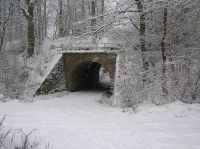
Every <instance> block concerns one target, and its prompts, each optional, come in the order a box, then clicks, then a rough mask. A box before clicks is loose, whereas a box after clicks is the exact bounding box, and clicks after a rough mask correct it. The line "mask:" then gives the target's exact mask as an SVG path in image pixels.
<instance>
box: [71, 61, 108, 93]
mask: <svg viewBox="0 0 200 149" xmlns="http://www.w3.org/2000/svg"><path fill="white" fill-rule="evenodd" d="M111 86H112V85H111V79H110V74H109V72H108V71H107V70H106V68H104V67H103V65H101V64H100V63H98V62H92V61H88V62H84V63H82V64H79V65H78V66H77V67H76V69H75V70H74V71H73V72H72V74H71V91H79V90H103V91H111V90H112V87H111ZM111 92H112V91H111Z"/></svg>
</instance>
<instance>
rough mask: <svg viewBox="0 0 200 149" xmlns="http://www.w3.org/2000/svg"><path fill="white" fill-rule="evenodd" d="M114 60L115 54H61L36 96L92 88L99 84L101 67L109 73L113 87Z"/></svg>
mask: <svg viewBox="0 0 200 149" xmlns="http://www.w3.org/2000/svg"><path fill="white" fill-rule="evenodd" d="M116 58H117V54H116V53H115V52H109V53H103V52H93V53H91V52H87V53H81V52H80V53H79V52H75V53H73V52H71V53H70V52H68V53H63V56H62V58H61V59H60V61H59V63H58V64H56V66H55V67H54V69H53V70H52V72H51V73H50V74H49V76H48V77H47V78H46V80H45V81H44V82H43V83H42V85H41V86H40V88H39V89H38V90H37V92H36V94H37V95H39V94H48V93H52V92H57V91H63V90H68V91H70V92H74V91H78V90H81V89H87V88H91V87H94V86H95V85H97V84H98V82H99V69H100V67H101V66H103V67H104V68H105V69H106V70H107V71H108V72H109V74H110V78H111V83H112V84H111V86H114V81H115V80H114V79H115V69H116V68H115V67H116ZM63 85H64V87H63Z"/></svg>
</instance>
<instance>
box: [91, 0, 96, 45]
mask: <svg viewBox="0 0 200 149" xmlns="http://www.w3.org/2000/svg"><path fill="white" fill-rule="evenodd" d="M91 15H92V17H95V15H96V0H92V12H91ZM96 21H97V20H96V19H95V18H93V19H92V21H91V27H92V31H95V30H96ZM96 36H97V35H96V34H94V35H93V43H95V42H96V38H97V37H96Z"/></svg>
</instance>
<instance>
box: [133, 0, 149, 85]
mask: <svg viewBox="0 0 200 149" xmlns="http://www.w3.org/2000/svg"><path fill="white" fill-rule="evenodd" d="M135 1H136V2H137V9H138V11H139V13H140V19H139V20H140V21H139V22H140V28H139V35H140V48H141V53H142V63H143V69H144V73H143V82H144V83H146V82H147V74H148V70H149V63H148V61H147V58H146V52H147V49H146V39H145V31H146V19H145V14H144V8H143V5H142V2H141V0H135Z"/></svg>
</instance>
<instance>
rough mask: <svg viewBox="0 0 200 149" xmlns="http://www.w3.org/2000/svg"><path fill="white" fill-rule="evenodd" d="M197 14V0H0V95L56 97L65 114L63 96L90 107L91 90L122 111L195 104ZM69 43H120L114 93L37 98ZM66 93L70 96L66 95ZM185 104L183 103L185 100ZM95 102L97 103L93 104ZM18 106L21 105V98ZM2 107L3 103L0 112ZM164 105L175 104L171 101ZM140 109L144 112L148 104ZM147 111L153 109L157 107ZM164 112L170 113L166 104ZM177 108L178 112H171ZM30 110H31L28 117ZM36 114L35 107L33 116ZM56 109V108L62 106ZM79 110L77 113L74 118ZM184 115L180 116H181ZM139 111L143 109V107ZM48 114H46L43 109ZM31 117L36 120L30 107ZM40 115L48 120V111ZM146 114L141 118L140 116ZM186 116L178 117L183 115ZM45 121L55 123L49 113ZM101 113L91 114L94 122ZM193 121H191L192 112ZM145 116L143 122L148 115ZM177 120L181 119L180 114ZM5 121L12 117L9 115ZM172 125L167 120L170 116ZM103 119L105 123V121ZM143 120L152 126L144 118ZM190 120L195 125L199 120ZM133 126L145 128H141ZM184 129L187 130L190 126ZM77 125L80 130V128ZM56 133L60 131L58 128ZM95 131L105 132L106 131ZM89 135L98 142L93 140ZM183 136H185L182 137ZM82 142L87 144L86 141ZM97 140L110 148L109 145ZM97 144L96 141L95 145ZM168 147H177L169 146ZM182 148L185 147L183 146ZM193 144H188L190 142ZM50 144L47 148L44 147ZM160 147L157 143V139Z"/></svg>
mask: <svg viewBox="0 0 200 149" xmlns="http://www.w3.org/2000/svg"><path fill="white" fill-rule="evenodd" d="M199 16H200V1H199V0H0V101H2V103H4V102H5V103H7V102H8V103H10V102H13V101H18V102H23V103H26V102H28V103H31V102H34V101H37V100H38V98H39V101H40V100H41V99H45V100H47V99H49V98H55V99H57V100H58V101H60V105H57V103H56V102H55V101H52V102H50V101H47V103H48V104H49V105H50V107H51V106H52V105H53V102H55V103H54V104H55V105H57V106H58V107H59V108H60V109H62V110H63V111H65V114H66V113H68V112H69V113H70V114H72V113H71V112H70V111H66V109H65V108H64V107H63V106H62V103H64V104H66V105H67V107H68V108H72V109H73V108H74V107H75V106H74V105H79V104H83V105H86V106H87V107H90V104H89V102H90V99H91V98H93V97H94V99H95V100H96V99H97V98H98V103H101V104H103V105H108V106H109V107H110V106H111V107H118V108H120V109H122V111H123V112H125V113H126V111H129V112H130V111H133V112H135V113H137V111H138V109H140V107H141V108H142V109H143V106H142V105H143V104H145V103H148V104H149V107H151V106H150V105H151V104H153V105H155V106H161V107H162V106H163V105H166V106H167V105H168V104H175V105H176V106H177V107H179V108H178V109H181V108H180V107H181V106H180V105H181V104H184V106H183V107H182V108H184V107H185V108H187V110H188V109H193V108H194V107H196V109H199V105H198V103H199V102H200V17H199ZM72 44H73V45H74V44H75V45H76V44H77V45H81V44H82V45H86V46H92V45H97V48H96V46H95V47H93V49H95V48H96V49H95V50H98V45H100V44H112V45H115V46H117V47H118V48H119V51H118V55H117V62H116V67H117V68H116V69H117V70H116V74H115V86H114V87H113V88H112V89H113V92H114V93H113V94H112V95H107V93H101V94H99V93H94V92H93V93H92V92H90V93H88V94H86V93H85V92H82V91H81V92H77V93H75V94H73V93H72V95H75V96H77V97H74V96H73V97H71V93H68V92H61V93H55V94H51V95H46V96H39V97H38V96H36V97H35V94H36V91H37V89H38V88H39V87H40V85H41V84H42V82H43V81H44V78H46V77H47V75H48V74H47V73H48V71H49V70H50V69H52V68H51V67H52V66H53V65H55V63H54V62H55V61H56V60H55V59H56V58H57V57H59V56H58V55H59V54H60V51H62V50H63V48H66V47H68V46H69V45H72ZM96 94H98V95H96ZM78 96H79V97H78ZM80 96H83V97H84V98H85V99H88V100H87V101H86V103H83V101H81V100H80V99H79V98H80ZM64 97H66V98H67V99H68V100H67V101H64V99H65V98H64ZM61 99H62V100H61ZM72 99H77V101H76V100H75V101H72ZM40 102H42V101H40ZM40 102H39V103H40ZM39 103H37V102H36V105H37V104H38V105H39V107H40V106H41V105H40V104H39ZM177 103H178V104H177ZM186 103H187V105H185V104H186ZM48 104H47V105H48ZM68 104H72V105H68ZM193 104H194V105H193ZM42 105H43V103H42ZM92 105H93V106H94V107H96V106H97V105H96V104H94V103H93V104H92ZM140 105H141V106H140ZM192 105H193V106H194V107H191V108H189V107H190V106H192ZM12 106H13V109H15V108H16V107H15V106H14V105H12ZM79 106H80V109H82V110H85V109H84V108H85V107H82V105H79ZM19 107H22V108H24V109H26V108H25V107H24V105H20V106H19ZM28 107H29V105H28ZM30 107H31V106H30ZM33 107H35V105H34V106H33ZM33 107H31V108H33ZM44 107H45V108H46V106H45V104H44V105H43V106H42V107H41V108H44ZM31 108H30V109H31ZM35 108H36V107H35ZM163 108H165V107H163ZM1 109H4V110H2V111H1ZM36 109H37V108H36ZM169 109H176V108H175V107H174V105H172V106H170V107H169ZM16 110H17V108H16ZM97 110H99V111H98V112H99V113H101V112H100V111H101V110H102V109H101V107H97ZM104 110H105V109H104ZM143 110H144V111H145V109H143ZM184 110H185V109H184ZM187 110H186V111H187ZM108 111H109V110H108ZM150 111H151V110H150ZM152 111H153V113H155V111H154V110H152ZM152 111H151V112H152ZM163 111H165V112H166V113H168V110H167V109H164V110H163ZM172 111H173V110H172ZM53 112H55V111H53ZM77 112H78V113H79V112H80V111H77ZM104 112H105V111H104ZM147 112H148V110H147ZM174 112H175V113H176V111H174ZM187 112H188V111H187ZM190 112H191V111H189V113H190ZM192 112H193V111H192ZM7 113H9V111H7V112H6V108H4V105H1V103H0V116H2V117H3V116H4V115H5V114H6V115H7ZM22 113H23V111H22ZM33 113H34V112H32V113H31V114H30V115H29V116H32V114H33ZM55 113H56V112H55ZM55 113H54V114H55ZM69 113H68V114H69ZM94 113H95V112H94ZM113 113H114V112H113ZM113 113H112V114H113ZM166 113H165V114H166ZM40 114H41V113H38V115H40ZM48 114H49V113H48ZM48 114H47V115H48ZM56 114H57V115H59V113H56ZM56 114H55V115H53V119H54V120H56V118H57V117H59V116H56ZM74 114H75V113H73V114H72V115H74ZM156 114H158V113H156ZM156 114H155V115H156ZM165 114H164V115H165ZM190 114H191V113H190ZM190 114H189V115H190ZM11 115H12V114H11ZM22 115H23V114H22ZM66 115H67V114H66ZM80 115H81V112H80ZM80 115H74V116H78V117H79V116H80ZM104 115H106V113H104ZM119 115H120V114H119ZM119 115H118V116H119ZM158 115H159V114H158ZM183 115H184V114H183ZM183 115H181V116H180V117H181V118H182V117H184V116H183ZM191 115H192V114H191ZM113 116H115V114H113ZM120 116H121V115H120ZM120 116H119V117H120ZM141 116H142V117H143V116H144V115H142V114H141ZM166 116H168V115H166ZM176 116H177V115H176ZM47 117H48V118H49V117H51V116H50V115H48V116H47ZM80 117H81V116H80ZM91 117H92V116H91ZM102 117H103V116H102ZM177 117H179V116H177ZM197 117H198V114H197ZM34 118H35V119H37V118H36V117H34V114H33V119H34ZM43 118H44V119H45V116H43ZM65 118H66V117H65ZM143 118H144V119H145V116H144V117H143ZM154 118H155V117H153V118H152V120H153V121H154V120H155V121H156V118H155V119H154ZM4 119H6V117H4V118H3V119H2V121H1V120H0V149H1V147H2V146H1V145H2V142H1V130H2V126H1V125H2V124H3V121H4ZM8 119H9V114H8ZM94 119H95V118H94ZM108 119H109V118H108ZM120 119H121V121H123V122H124V119H123V117H120ZM136 119H137V115H136ZM183 119H184V118H183ZM183 119H181V120H180V122H188V121H186V120H185V119H184V120H183ZM26 120H27V119H26ZM48 120H49V121H51V122H54V121H53V120H52V119H48ZM59 120H60V121H62V120H61V119H59ZM98 120H99V119H96V121H98ZM105 120H107V117H105ZM137 120H138V119H137ZM137 120H136V121H137ZM192 120H195V118H194V119H191V121H192ZM75 121H76V120H75ZM80 121H81V120H80ZM88 121H90V119H88ZM96 121H95V122H96ZM113 121H116V123H117V120H115V119H113ZM128 121H129V120H128ZM62 122H63V121H62ZM130 122H132V121H130ZM143 122H144V123H146V122H147V123H148V121H143ZM170 122H171V121H170ZM177 122H179V121H178V120H177ZM193 122H194V121H192V122H191V126H193V124H194V123H195V122H194V123H193ZM63 123H65V122H63ZM155 123H156V122H155ZM188 123H189V122H188ZM9 124H12V122H10V123H9ZM103 124H104V123H103ZM110 124H111V122H110ZM77 125H78V124H77ZM150 125H151V122H150ZM163 125H165V124H163ZM169 125H170V126H171V123H170V124H169ZM39 126H40V124H39ZM70 126H71V125H69V127H70ZM105 126H107V125H106V124H105ZM109 126H110V125H109ZM154 126H157V125H156V124H155V125H154V124H152V127H154ZM161 126H162V125H161ZM188 126H189V125H188ZM14 127H15V126H14ZM36 127H37V126H36ZM63 127H64V126H63ZM81 127H83V126H81ZM91 127H93V126H91ZM144 127H145V128H146V127H149V126H146V125H145V126H144ZM152 127H150V128H152ZM194 127H195V128H196V125H195V126H194ZM119 128H120V126H119ZM129 128H130V130H132V129H133V128H131V126H127V129H129ZM136 128H138V129H142V128H143V127H142V126H141V127H136ZM41 129H43V127H42V128H41ZM83 129H87V128H83ZM94 129H95V127H94ZM111 129H112V128H111ZM177 129H178V128H177ZM28 130H29V129H28ZM188 130H192V129H191V128H188ZM197 130H200V128H199V127H198V128H197ZM75 131H77V130H75ZM80 131H81V133H84V132H82V130H80ZM133 131H134V130H133ZM165 131H167V129H166V130H165ZM29 132H30V131H29ZM97 132H98V131H97ZM20 133H22V134H23V136H24V138H25V140H24V143H26V139H27V138H26V137H27V136H29V135H25V133H23V131H20ZM31 133H32V132H31ZM31 133H30V134H31ZM101 133H102V132H101ZM110 133H112V132H110ZM142 133H145V132H142ZM150 133H151V132H150ZM177 133H178V135H177V136H179V135H180V134H179V132H177ZM8 134H9V133H8ZM4 135H5V134H4ZM4 135H2V136H4ZM57 135H58V136H59V135H60V134H59V133H58V132H57ZM99 135H100V136H103V134H99ZM120 135H122V134H120ZM185 135H186V134H185ZM6 136H7V134H6ZM72 136H73V134H72ZM147 136H148V135H147ZM169 136H170V135H169ZM76 137H77V136H76ZM88 137H91V136H88ZM131 137H133V136H130V138H131ZM140 137H141V136H140ZM149 137H151V136H149ZM74 138H75V136H74ZM74 138H71V139H72V142H73V141H75V140H73V139H74ZM92 138H93V137H91V140H92ZM94 138H95V137H94ZM51 139H52V138H51ZM60 139H61V137H60ZM98 139H99V138H97V140H98ZM155 139H156V138H155ZM108 140H109V139H108ZM60 141H61V140H60ZM82 141H83V140H82ZM85 141H86V140H85ZM93 141H94V142H95V140H93ZM112 141H116V140H112ZM192 141H194V140H192ZM52 142H53V141H52ZM94 142H93V143H94ZM125 142H126V141H125ZM182 142H184V141H183V140H182ZM129 143H130V141H128V144H127V145H130V146H126V145H125V144H126V143H124V145H125V146H126V147H125V149H129V148H131V147H132V146H131V144H129ZM151 143H152V142H150V144H151ZM94 144H95V143H94ZM97 144H98V143H97ZM147 144H148V143H147ZM196 144H197V143H196ZM73 145H75V143H74V144H73V143H72V146H71V148H80V147H81V146H79V147H77V146H73ZM115 145H116V144H115ZM157 145H158V144H157ZM193 145H194V146H192V147H194V148H195V147H197V146H195V143H194V144H193ZM25 146H27V148H23V149H29V148H28V145H27V144H25ZM58 146H59V145H58ZM58 146H57V147H56V148H57V149H58V148H59V147H58ZM63 146H64V145H63ZM63 146H60V148H65V147H63ZM111 146H112V145H111ZM84 147H86V148H91V147H88V146H87V145H86V146H84ZM98 147H99V148H101V147H102V148H107V147H108V146H101V147H100V146H98ZM98 147H95V149H96V148H98ZM134 147H136V148H141V149H144V148H146V147H147V146H138V145H137V144H135V146H134ZM165 147H166V146H165ZM167 147H169V148H170V147H172V148H176V147H174V146H167ZM179 147H180V146H179ZM182 147H185V148H187V147H188V146H187V145H186V146H181V148H182ZM192 147H191V146H189V148H192ZM42 148H43V147H42ZM48 148H50V147H49V146H48ZM115 148H116V149H117V148H120V146H115ZM157 148H159V149H160V148H162V147H161V146H159V145H158V146H157ZM2 149H3V148H2ZM14 149H17V148H14ZM43 149H44V148H43Z"/></svg>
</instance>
